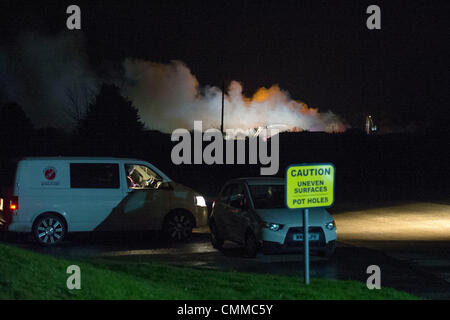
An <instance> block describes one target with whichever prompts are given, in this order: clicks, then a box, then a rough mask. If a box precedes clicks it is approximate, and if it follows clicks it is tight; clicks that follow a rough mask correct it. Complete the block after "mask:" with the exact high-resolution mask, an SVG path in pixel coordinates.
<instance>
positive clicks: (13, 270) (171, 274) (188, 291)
mask: <svg viewBox="0 0 450 320" xmlns="http://www.w3.org/2000/svg"><path fill="white" fill-rule="evenodd" d="M70 265H78V266H79V267H80V269H81V289H80V290H69V289H67V287H66V281H67V278H68V277H69V276H70V275H69V274H67V273H66V270H67V267H68V266H70ZM0 270H1V272H0V299H219V300H221V299H227V300H228V299H255V300H259V299H389V300H390V299H418V298H417V297H414V296H412V295H410V294H407V293H404V292H400V291H397V290H394V289H391V288H382V289H381V290H368V289H367V287H366V286H365V284H363V283H360V282H356V281H339V280H331V279H311V284H310V285H309V286H305V285H303V283H302V279H300V278H299V277H288V276H275V275H263V274H252V273H242V272H229V271H213V270H204V269H196V268H190V267H189V268H188V267H175V266H169V265H164V264H160V263H123V262H121V263H118V262H111V261H104V260H96V261H95V262H94V263H91V262H86V261H70V260H66V259H59V258H54V257H51V256H48V255H44V254H39V253H35V252H31V251H28V250H24V249H20V248H16V247H14V246H7V245H4V244H1V243H0Z"/></svg>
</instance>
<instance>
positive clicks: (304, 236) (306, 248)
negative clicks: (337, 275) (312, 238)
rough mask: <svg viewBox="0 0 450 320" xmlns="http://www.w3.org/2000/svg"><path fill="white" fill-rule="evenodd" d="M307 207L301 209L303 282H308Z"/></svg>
mask: <svg viewBox="0 0 450 320" xmlns="http://www.w3.org/2000/svg"><path fill="white" fill-rule="evenodd" d="M308 228H309V209H303V246H304V251H305V253H304V255H305V283H306V284H309V230H308Z"/></svg>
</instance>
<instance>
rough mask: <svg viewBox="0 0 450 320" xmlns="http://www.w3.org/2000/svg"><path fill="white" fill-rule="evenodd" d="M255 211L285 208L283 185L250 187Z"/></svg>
mask: <svg viewBox="0 0 450 320" xmlns="http://www.w3.org/2000/svg"><path fill="white" fill-rule="evenodd" d="M249 188H250V193H251V195H252V199H253V204H254V205H255V209H279V208H285V207H286V206H285V194H284V185H282V184H275V185H250V186H249Z"/></svg>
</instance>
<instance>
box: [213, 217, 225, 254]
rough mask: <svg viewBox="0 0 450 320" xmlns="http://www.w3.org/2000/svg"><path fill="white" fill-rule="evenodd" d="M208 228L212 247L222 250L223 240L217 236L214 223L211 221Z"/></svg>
mask: <svg viewBox="0 0 450 320" xmlns="http://www.w3.org/2000/svg"><path fill="white" fill-rule="evenodd" d="M209 228H210V239H211V244H212V246H213V248H215V249H217V250H222V248H223V242H224V240H223V239H221V238H220V237H219V236H218V234H217V227H216V224H215V223H214V222H212V223H211V225H210V226H209Z"/></svg>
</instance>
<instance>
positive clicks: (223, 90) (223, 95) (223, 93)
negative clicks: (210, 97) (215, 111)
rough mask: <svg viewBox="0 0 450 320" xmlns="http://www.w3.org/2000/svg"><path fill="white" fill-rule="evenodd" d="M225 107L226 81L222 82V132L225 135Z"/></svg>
mask: <svg viewBox="0 0 450 320" xmlns="http://www.w3.org/2000/svg"><path fill="white" fill-rule="evenodd" d="M224 107H225V81H223V82H222V120H221V121H220V132H222V134H223V110H224Z"/></svg>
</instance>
